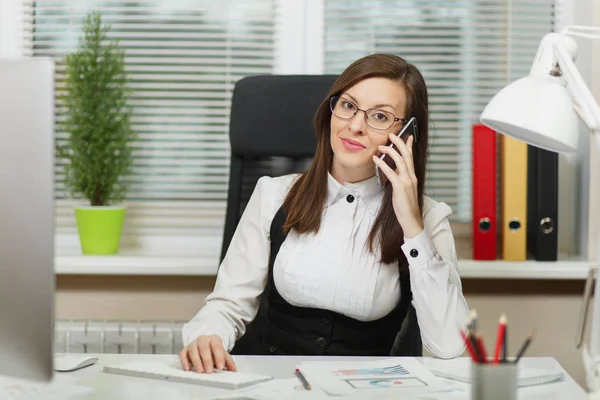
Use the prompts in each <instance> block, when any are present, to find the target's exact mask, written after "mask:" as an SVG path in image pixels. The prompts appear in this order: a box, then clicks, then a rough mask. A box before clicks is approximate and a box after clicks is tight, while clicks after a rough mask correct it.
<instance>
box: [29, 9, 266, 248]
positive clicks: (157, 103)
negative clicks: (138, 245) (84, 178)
mask: <svg viewBox="0 0 600 400" xmlns="http://www.w3.org/2000/svg"><path fill="white" fill-rule="evenodd" d="M274 8H275V6H274V1H273V0H219V1H213V0H193V1H190V0H175V1H168V2H167V1H161V0H155V1H153V0H143V1H131V2H124V1H97V0H86V1H82V0H62V1H59V0H52V1H51V0H37V1H31V0H25V2H24V13H25V18H24V20H25V24H24V30H25V54H26V55H32V56H45V57H52V58H54V59H55V60H56V63H57V67H56V92H57V96H60V95H62V94H63V93H64V78H65V56H66V55H67V54H68V53H69V52H71V51H74V50H75V49H76V46H77V40H78V37H79V36H80V32H81V24H82V21H83V18H84V17H85V15H86V14H87V13H89V12H91V11H95V10H97V11H99V12H100V13H101V14H102V18H103V22H104V23H107V24H110V25H111V27H112V29H111V31H110V33H109V38H111V39H116V38H118V39H119V40H120V43H121V46H122V47H123V48H124V50H125V53H126V64H127V71H128V73H129V77H130V87H131V88H132V89H133V90H134V94H133V95H132V97H131V105H132V106H133V107H134V117H133V119H132V123H133V128H134V130H136V131H137V132H138V135H139V139H138V141H137V142H136V143H135V153H134V156H135V160H134V168H133V174H132V175H131V176H130V177H129V178H128V179H129V180H130V182H131V190H130V193H129V195H128V200H127V202H126V204H127V205H128V215H127V223H126V227H125V229H126V232H125V234H126V235H131V236H136V235H140V234H144V235H189V236H194V235H209V236H215V237H220V235H221V232H222V229H223V223H224V215H225V201H226V199H227V182H228V174H229V138H228V125H229V112H230V102H231V94H232V89H233V86H234V84H235V82H236V81H237V80H238V79H240V78H242V77H244V76H246V75H256V74H269V73H272V71H273V65H274V15H275V11H274ZM63 112H64V108H63V104H62V102H61V101H60V100H59V99H57V103H56V120H57V121H61V120H62V119H63ZM56 137H57V140H58V141H60V140H64V138H65V134H64V133H63V132H60V131H58V130H57V132H56ZM61 171H62V161H61V160H56V188H57V192H56V197H57V207H56V213H57V219H56V223H57V229H58V232H59V233H75V232H76V230H75V220H74V216H73V211H72V206H73V204H75V203H81V202H82V200H68V199H66V198H65V193H64V192H63V190H62V185H61V176H62V175H61Z"/></svg>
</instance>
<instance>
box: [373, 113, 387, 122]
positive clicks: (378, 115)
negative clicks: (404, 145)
mask: <svg viewBox="0 0 600 400" xmlns="http://www.w3.org/2000/svg"><path fill="white" fill-rule="evenodd" d="M373 117H374V118H375V119H376V120H377V121H387V119H388V117H387V115H385V114H384V113H375V114H373Z"/></svg>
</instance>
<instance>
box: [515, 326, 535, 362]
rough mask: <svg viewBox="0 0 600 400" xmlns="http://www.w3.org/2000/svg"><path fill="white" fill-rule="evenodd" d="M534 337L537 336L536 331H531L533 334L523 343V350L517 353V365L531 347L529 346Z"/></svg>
mask: <svg viewBox="0 0 600 400" xmlns="http://www.w3.org/2000/svg"><path fill="white" fill-rule="evenodd" d="M534 336H535V329H533V330H532V331H531V333H530V334H529V336H527V339H525V342H523V345H522V346H521V349H520V350H519V352H518V353H517V357H516V358H515V363H517V362H518V361H519V359H520V358H521V357H523V354H525V351H526V350H527V348H528V347H529V344H530V343H531V341H532V340H533V337H534Z"/></svg>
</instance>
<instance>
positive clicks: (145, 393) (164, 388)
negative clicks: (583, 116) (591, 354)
mask: <svg viewBox="0 0 600 400" xmlns="http://www.w3.org/2000/svg"><path fill="white" fill-rule="evenodd" d="M90 356H95V357H98V359H99V360H98V362H97V363H96V364H95V365H94V366H92V367H87V368H84V369H81V370H79V371H75V372H68V373H63V374H61V375H65V377H64V378H67V377H70V378H72V379H74V380H75V381H76V383H77V384H78V385H82V386H85V387H90V388H92V389H93V392H91V393H88V394H85V395H81V396H77V397H75V398H77V399H86V400H100V399H103V400H105V399H145V400H153V399H161V400H162V399H177V400H187V399H190V400H192V399H194V400H200V399H206V398H210V397H211V396H212V395H218V394H226V393H231V391H229V390H225V389H216V388H211V387H207V386H198V385H192V384H181V383H173V382H167V381H160V380H155V379H147V378H134V377H128V376H121V375H114V374H109V373H105V372H101V370H102V367H103V366H105V365H115V364H121V363H126V362H132V361H142V360H152V361H164V362H176V361H177V360H178V356H176V355H142V354H140V355H138V354H131V355H130V354H98V355H91V354H90ZM343 359H344V358H343V357H284V356H265V357H258V356H257V357H253V356H237V357H235V361H236V364H237V367H238V370H240V371H245V372H252V373H258V374H265V375H270V376H273V377H274V378H293V377H294V375H293V372H294V368H295V365H296V364H297V363H299V362H300V361H303V360H311V361H314V360H327V361H334V360H343ZM367 359H368V358H361V360H367ZM372 359H375V360H377V359H381V357H376V358H372ZM346 360H347V359H346ZM420 360H421V361H422V362H424V363H425V365H427V364H428V363H430V362H443V360H433V359H427V358H423V359H420ZM521 362H522V363H523V365H524V366H527V367H532V368H542V369H553V370H556V369H559V370H563V369H562V367H561V366H560V365H559V364H558V363H557V362H556V361H555V360H554V359H553V358H549V357H543V358H537V357H536V358H523V359H522V360H521ZM563 371H564V370H563ZM60 378H61V376H59V379H60ZM461 385H462V384H461ZM332 398H335V397H332ZM453 398H455V397H453ZM440 399H443V398H442V397H440ZM519 399H545V400H548V399H568V400H579V399H587V394H586V393H585V391H584V390H583V389H582V388H581V387H580V386H579V385H578V384H577V383H576V382H575V381H574V380H573V379H572V378H571V377H570V376H569V375H568V374H567V377H566V380H565V381H564V382H560V383H553V384H546V385H540V386H536V387H527V388H521V389H519Z"/></svg>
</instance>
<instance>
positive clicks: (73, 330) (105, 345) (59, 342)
mask: <svg viewBox="0 0 600 400" xmlns="http://www.w3.org/2000/svg"><path fill="white" fill-rule="evenodd" d="M183 324H184V323H183V322H178V321H171V322H164V321H98V320H58V321H56V323H55V326H54V351H55V352H57V353H116V354H176V353H179V351H180V350H181V349H182V348H183V343H182V339H181V327H182V326H183Z"/></svg>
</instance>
